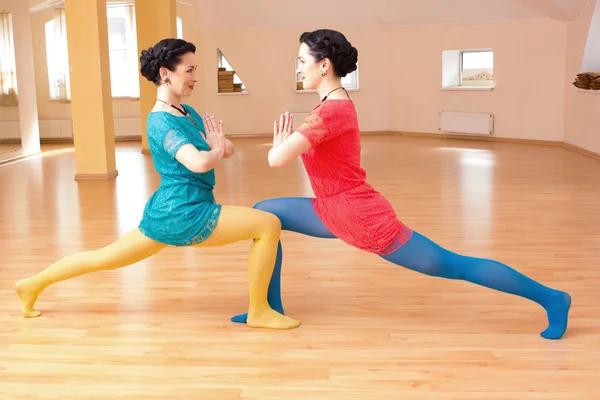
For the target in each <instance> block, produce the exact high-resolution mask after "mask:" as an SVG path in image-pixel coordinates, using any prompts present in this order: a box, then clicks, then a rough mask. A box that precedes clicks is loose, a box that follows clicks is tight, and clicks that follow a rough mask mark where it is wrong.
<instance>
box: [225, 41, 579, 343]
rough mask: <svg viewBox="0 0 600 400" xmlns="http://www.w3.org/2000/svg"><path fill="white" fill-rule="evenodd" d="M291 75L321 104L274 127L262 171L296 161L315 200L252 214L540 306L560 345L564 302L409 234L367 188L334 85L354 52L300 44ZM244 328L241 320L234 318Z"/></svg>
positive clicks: (500, 267)
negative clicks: (268, 216)
mask: <svg viewBox="0 0 600 400" xmlns="http://www.w3.org/2000/svg"><path fill="white" fill-rule="evenodd" d="M300 43H301V45H300V50H299V57H298V60H299V61H300V66H299V69H298V71H297V72H298V74H299V75H300V77H301V78H302V81H303V85H304V88H305V89H309V90H310V89H314V90H316V91H317V92H318V93H319V97H320V98H321V102H320V103H319V104H317V105H316V107H315V108H314V110H313V111H312V112H311V113H310V115H309V116H308V117H307V118H306V119H305V120H304V121H303V122H302V124H301V125H300V127H298V129H296V130H295V131H294V130H293V129H292V117H291V115H290V114H288V113H285V114H282V116H281V118H280V121H279V123H278V122H277V121H275V124H274V139H273V148H272V149H271V150H270V152H269V164H270V165H271V166H272V167H283V166H285V165H287V164H289V163H290V162H292V161H293V160H295V159H296V158H297V157H298V156H301V158H302V162H303V163H304V166H305V168H306V171H307V173H308V176H309V179H310V182H311V186H312V189H313V191H314V193H315V198H278V199H271V200H265V201H262V202H260V203H258V204H257V205H255V208H258V209H260V210H264V211H268V212H271V213H273V214H275V215H277V216H278V217H279V219H280V220H281V223H282V229H283V230H288V231H295V232H299V233H302V234H305V235H310V236H314V237H322V238H336V237H337V238H339V239H341V240H343V241H344V242H346V243H349V244H351V245H353V246H355V247H357V248H360V249H363V250H366V251H369V252H372V253H375V254H378V255H379V256H381V257H382V258H384V259H386V260H388V261H391V262H393V263H395V264H397V265H401V266H403V267H406V268H409V269H412V270H414V271H417V272H421V273H424V274H427V275H431V276H437V277H443V278H448V279H461V280H465V281H469V282H472V283H475V284H478V285H482V286H486V287H489V288H492V289H495V290H499V291H502V292H506V293H511V294H514V295H518V296H521V297H524V298H527V299H530V300H532V301H534V302H536V303H538V304H539V305H541V306H542V307H543V308H544V309H545V310H546V312H547V316H548V327H547V329H545V330H544V331H543V332H542V333H541V336H542V337H544V338H547V339H559V338H560V337H561V336H562V335H563V333H564V332H565V330H566V327H567V319H568V313H569V308H570V305H571V297H570V296H569V294H567V293H565V292H561V291H558V290H555V289H552V288H549V287H546V286H544V285H541V284H540V283H538V282H535V281H534V280H532V279H530V278H528V277H526V276H524V275H522V274H521V273H519V272H517V271H515V270H514V269H512V268H510V267H508V266H507V265H504V264H502V263H499V262H497V261H493V260H487V259H482V258H474V257H468V256H462V255H459V254H456V253H452V252H450V251H448V250H446V249H443V248H441V247H440V246H438V245H437V244H436V243H434V242H432V241H431V240H429V239H428V238H426V237H425V236H423V235H421V234H419V233H418V232H414V231H413V230H412V229H410V228H409V227H407V226H406V225H405V224H403V223H402V222H401V221H400V220H399V219H398V218H397V217H396V213H395V211H394V209H393V208H392V206H391V204H390V203H389V202H388V201H387V200H386V199H385V198H384V197H383V196H382V195H381V194H380V193H379V192H377V191H376V190H375V189H373V188H372V187H371V186H370V185H369V184H368V183H367V182H366V173H365V171H364V170H363V169H362V168H361V166H360V155H361V154H360V153H361V146H360V130H359V126H358V120H357V116H356V110H355V107H354V103H353V102H352V101H351V100H350V99H349V96H348V93H347V92H346V91H345V89H344V88H343V87H342V85H341V78H342V77H344V76H346V75H347V74H348V73H350V72H352V71H354V70H355V69H356V63H357V60H358V52H357V50H356V49H355V48H354V47H352V45H351V44H350V43H349V42H348V41H347V40H346V38H345V37H344V35H342V34H341V33H339V32H336V31H332V30H317V31H314V32H306V33H304V34H302V36H301V37H300ZM280 274H281V244H280V245H279V251H278V255H277V259H276V265H275V270H274V272H273V277H272V279H271V284H270V287H269V303H270V305H271V307H272V308H273V309H275V310H277V311H279V312H281V313H283V307H282V304H281V294H280ZM232 320H233V321H235V322H244V321H245V314H241V315H238V316H235V317H233V319H232Z"/></svg>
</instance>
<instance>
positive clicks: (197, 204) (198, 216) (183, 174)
mask: <svg viewBox="0 0 600 400" xmlns="http://www.w3.org/2000/svg"><path fill="white" fill-rule="evenodd" d="M183 106H184V107H185V108H186V109H187V110H188V111H189V114H188V116H176V115H173V114H170V113H168V112H164V111H158V112H151V113H150V114H148V119H147V122H148V124H147V127H148V128H147V132H148V144H149V147H150V152H151V153H152V161H153V163H154V168H155V169H156V171H157V172H158V173H159V174H160V175H161V181H160V187H159V188H158V190H156V192H154V194H153V195H152V197H150V199H149V200H148V202H147V203H146V207H145V208H144V214H143V216H142V220H141V222H140V224H139V226H138V228H139V229H140V231H141V232H142V233H143V234H144V235H146V236H148V237H149V238H151V239H154V240H156V241H158V242H161V243H165V244H169V245H173V246H189V245H193V244H198V243H201V242H202V241H204V240H205V239H206V238H207V237H208V236H209V235H210V234H211V233H212V231H213V230H214V228H215V226H216V225H217V221H218V219H219V214H220V212H221V206H220V205H219V204H216V203H215V198H214V195H213V188H214V186H215V172H214V170H211V171H208V172H205V173H201V174H199V173H195V172H192V171H190V170H188V169H187V168H186V167H185V166H184V165H183V164H181V163H180V162H179V161H177V160H176V159H175V154H176V153H177V150H179V148H180V147H181V146H183V145H184V144H188V143H190V144H192V145H194V146H195V147H196V148H197V149H198V150H206V151H208V150H210V147H209V146H208V144H207V143H206V141H205V140H204V139H203V138H202V136H201V135H200V133H199V131H202V132H205V130H204V124H203V123H202V118H201V117H200V115H198V113H197V112H196V111H195V110H194V109H193V108H192V107H190V106H189V105H187V104H186V105H183ZM190 117H191V118H190ZM191 120H193V121H194V122H192V121H191ZM194 123H195V125H194Z"/></svg>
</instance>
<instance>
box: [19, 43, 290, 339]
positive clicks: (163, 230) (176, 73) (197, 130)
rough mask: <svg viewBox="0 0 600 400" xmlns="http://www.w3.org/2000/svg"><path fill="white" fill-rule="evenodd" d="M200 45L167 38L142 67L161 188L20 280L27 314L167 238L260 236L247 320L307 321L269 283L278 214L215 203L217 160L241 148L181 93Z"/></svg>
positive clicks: (184, 241) (191, 79)
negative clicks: (140, 210) (127, 219)
mask: <svg viewBox="0 0 600 400" xmlns="http://www.w3.org/2000/svg"><path fill="white" fill-rule="evenodd" d="M195 52H196V47H195V46H194V45H193V44H192V43H189V42H186V41H184V40H180V39H164V40H161V41H160V42H159V43H157V44H156V45H155V46H154V47H151V48H149V49H148V50H144V51H142V55H141V57H140V65H141V74H142V75H143V76H144V77H145V78H147V79H148V80H150V81H152V82H153V83H154V84H155V85H156V86H157V88H158V89H157V99H156V100H157V102H156V103H155V105H154V108H153V109H152V111H151V112H150V113H149V115H148V119H147V121H148V130H147V132H148V141H149V144H150V151H151V153H152V159H153V162H154V168H155V169H156V171H157V172H158V173H159V174H160V175H161V182H160V187H159V188H158V190H157V191H156V192H155V193H154V194H153V195H152V197H151V198H150V199H149V200H148V202H147V204H146V207H145V208H144V214H143V217H142V220H141V222H140V224H139V226H138V228H136V229H134V230H132V231H130V232H128V233H126V234H125V235H123V236H122V237H120V238H119V239H117V240H116V241H115V242H113V243H112V244H110V245H108V246H106V247H104V248H101V249H99V250H95V251H88V252H81V253H76V254H72V255H70V256H67V257H65V258H63V259H62V260H60V261H58V262H56V263H54V264H52V265H50V266H49V267H48V268H46V269H45V270H43V271H41V272H40V273H38V274H36V275H34V276H32V277H29V278H25V279H22V280H20V281H18V282H17V283H16V291H17V294H18V295H19V298H20V300H21V312H22V314H23V316H24V317H27V318H31V317H37V316H39V315H40V314H41V313H40V312H39V311H37V310H35V309H34V308H33V306H34V304H35V301H36V300H37V298H38V296H39V294H40V293H41V292H42V290H43V289H45V288H46V287H48V286H49V285H51V284H53V283H56V282H60V281H64V280H66V279H70V278H74V277H77V276H80V275H82V274H86V273H90V272H95V271H99V270H107V269H116V268H121V267H125V266H127V265H131V264H134V263H136V262H138V261H141V260H143V259H145V258H147V257H150V256H152V255H154V254H156V253H158V252H159V251H161V250H162V249H164V248H165V247H167V246H168V245H173V246H222V245H225V244H229V243H234V242H238V241H241V240H247V239H253V244H252V248H251V250H250V257H249V268H248V275H249V276H248V278H249V289H250V290H249V291H250V307H249V312H248V325H250V326H253V327H262V328H273V329H288V328H295V327H297V326H299V325H300V322H299V321H297V320H294V319H292V318H289V317H287V316H285V315H282V314H280V313H278V312H276V311H275V310H273V309H272V308H271V307H270V306H269V303H268V302H267V290H268V287H269V281H270V279H271V275H272V273H273V268H274V265H275V256H276V254H277V243H278V241H279V235H280V232H281V223H280V222H279V219H278V218H277V217H276V216H275V215H273V214H270V213H267V212H264V211H260V210H255V209H253V208H250V207H238V206H226V205H220V204H217V203H216V202H215V198H214V195H213V188H214V185H215V173H214V168H215V166H216V165H217V164H218V163H219V162H220V161H221V160H222V159H223V158H228V157H231V156H232V155H233V153H234V147H233V144H232V143H231V142H230V141H229V140H227V139H226V138H225V135H224V134H223V124H222V122H219V124H217V123H215V121H214V118H213V117H212V116H210V117H209V116H208V115H207V116H205V117H204V118H202V117H200V115H198V113H197V112H196V111H195V110H194V109H193V108H192V107H191V106H189V105H182V104H181V102H180V100H181V97H186V96H189V95H190V94H191V93H192V91H193V89H194V86H195V84H196V68H197V66H196V59H195Z"/></svg>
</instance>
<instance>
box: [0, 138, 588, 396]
mask: <svg viewBox="0 0 600 400" xmlns="http://www.w3.org/2000/svg"><path fill="white" fill-rule="evenodd" d="M234 141H235V143H236V145H237V148H238V153H237V154H236V155H235V157H233V158H232V159H231V160H228V161H227V162H226V163H225V164H223V165H221V166H219V167H218V169H217V188H216V196H217V199H218V201H220V202H221V203H224V204H236V205H246V206H252V205H253V204H255V203H256V202H258V201H260V200H263V199H266V198H271V197H281V196H310V195H311V194H312V192H311V189H310V184H309V182H308V180H307V179H306V175H305V172H304V170H303V168H302V166H301V164H300V163H299V162H298V163H295V164H294V165H292V166H289V167H287V168H284V169H270V168H269V167H268V164H267V162H266V154H267V151H268V148H269V140H268V138H259V139H235V140H234ZM44 150H45V151H46V153H44V155H43V156H41V157H33V158H31V159H26V160H21V161H19V162H15V163H13V164H9V165H4V166H1V167H0V188H1V195H0V243H2V253H3V257H2V262H1V263H0V326H1V327H2V329H0V399H27V400H37V399H61V400H62V399H86V400H94V399H144V400H148V399H219V400H229V399H236V400H237V399H261V400H271V399H273V400H274V399H284V400H308V399H310V400H314V399H322V400H342V399H343V400H366V399H369V398H373V399H377V400H388V399H390V400H391V399H394V400H397V399H402V400H574V399H577V400H593V399H598V398H600V389H599V388H598V385H597V384H596V383H594V380H595V379H598V377H600V309H599V307H598V292H599V291H600V250H598V248H599V246H600V212H599V205H600V201H599V200H598V199H599V198H600V162H598V161H597V160H594V159H591V158H588V157H585V156H583V155H580V154H577V153H574V152H572V151H569V150H567V149H564V148H562V147H552V146H535V145H525V144H511V143H493V142H469V141H464V140H446V139H425V138H414V137H401V136H389V137H386V136H384V135H381V136H367V137H365V138H364V140H363V164H364V167H365V168H366V169H367V172H368V181H369V183H371V184H372V185H373V186H375V187H376V188H378V189H379V190H380V191H381V192H382V193H384V194H385V195H386V196H387V197H388V198H389V199H390V200H391V202H392V203H393V205H394V207H395V209H396V210H397V213H398V215H399V217H400V218H401V219H402V220H403V221H404V222H406V223H407V224H409V225H410V226H412V227H413V228H414V229H416V230H418V231H419V232H421V233H423V234H425V235H426V236H428V237H430V238H431V239H433V240H434V241H436V242H438V243H439V244H440V245H442V246H445V247H447V248H449V249H451V250H453V251H456V252H460V253H466V254H469V255H474V256H481V257H487V258H493V259H497V260H499V261H502V262H505V263H507V264H509V265H511V266H513V267H514V268H516V269H518V270H519V271H521V272H523V273H525V274H527V275H529V276H531V277H532V278H534V279H537V280H539V281H541V282H542V283H544V284H547V285H550V286H553V287H557V288H559V289H561V290H566V291H568V292H569V293H571V295H572V296H573V307H572V311H571V319H570V324H569V330H568V331H567V334H566V335H565V337H564V338H563V339H562V340H560V341H548V340H544V339H542V338H540V337H539V332H540V331H542V330H543V329H544V328H545V326H546V320H545V318H546V317H545V314H544V312H543V310H542V309H541V308H540V307H539V306H537V305H535V304H533V303H531V302H529V301H527V300H524V299H521V298H517V297H514V296H511V295H506V294H503V293H499V292H495V291H491V290H488V289H485V288H481V287H478V286H475V285H472V284H469V283H465V282H457V281H447V280H443V279H436V278H430V277H427V276H421V275H419V274H417V273H414V272H411V271H408V270H405V269H402V268H400V267H397V266H394V265H392V264H389V263H387V262H386V261H384V260H382V259H381V258H379V257H377V256H375V255H372V254H368V253H365V252H362V251H359V250H357V249H354V248H352V247H350V246H348V245H346V244H344V243H342V242H341V241H338V240H332V239H315V238H309V237H304V236H301V235H298V234H294V233H289V232H284V233H283V236H282V237H283V244H284V267H283V271H284V274H283V296H284V302H285V307H286V313H287V314H289V315H291V316H292V317H294V318H298V319H300V320H301V321H302V323H303V325H302V326H301V327H300V328H299V329H296V330H290V331H268V330H259V329H250V328H248V327H246V326H245V325H239V324H233V323H231V322H229V317H230V316H231V315H233V314H236V313H238V312H244V311H245V308H246V306H247V276H246V260H247V255H248V250H249V243H238V244H234V245H230V246H227V247H225V248H210V249H197V248H195V249H191V248H167V249H166V250H164V251H163V252H161V253H159V254H157V255H156V256H154V257H152V258H150V259H147V260H145V261H142V262H140V263H138V264H136V265H133V266H130V267H127V268H123V269H120V270H117V271H111V272H100V273H96V274H91V275H85V276H82V277H79V278H76V279H73V280H70V281H66V282H62V283H59V284H57V285H55V286H51V287H50V288H48V289H47V290H46V291H45V292H43V294H42V295H41V297H40V299H39V301H38V303H37V306H38V308H39V309H40V310H41V311H42V312H43V313H44V314H43V315H42V316H41V317H40V318H36V319H23V318H21V316H20V313H19V302H18V299H17V297H16V295H15V293H14V289H13V287H14V282H15V281H16V280H17V279H20V278H22V277H25V276H28V275H30V274H33V273H36V272H38V271H39V270H41V269H42V268H44V267H46V266H47V265H48V264H50V263H52V262H54V261H56V260H57V259H59V258H61V257H63V256H66V255H68V254H71V253H73V252H77V251H82V250H92V249H96V248H98V247H100V246H104V245H107V244H109V243H110V242H111V241H113V240H115V239H116V238H117V237H118V236H119V235H121V234H123V233H125V232H127V231H128V230H130V229H132V228H134V227H136V226H137V223H138V222H139V219H140V217H141V215H142V211H143V207H144V204H145V202H146V200H147V199H148V197H149V196H150V195H151V194H152V192H153V190H155V188H156V187H158V184H159V177H158V175H157V174H156V173H155V171H154V169H153V168H152V164H151V158H150V157H148V156H144V155H142V154H141V153H140V143H120V144H118V145H117V168H118V170H119V176H118V177H117V178H116V179H114V180H110V181H94V182H76V181H74V176H75V170H74V154H73V152H72V151H71V150H70V145H46V146H44ZM594 377H595V378H594Z"/></svg>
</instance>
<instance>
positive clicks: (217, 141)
mask: <svg viewBox="0 0 600 400" xmlns="http://www.w3.org/2000/svg"><path fill="white" fill-rule="evenodd" d="M202 123H204V130H205V131H206V134H203V133H202V131H200V135H201V136H202V138H203V139H204V140H205V141H206V143H207V144H208V146H209V147H210V149H211V151H213V152H214V154H215V156H217V157H218V158H222V157H223V156H224V155H225V146H226V142H227V139H226V138H225V133H224V131H223V121H219V123H218V124H217V123H216V122H215V117H214V116H212V115H208V114H206V115H205V116H203V117H202Z"/></svg>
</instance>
